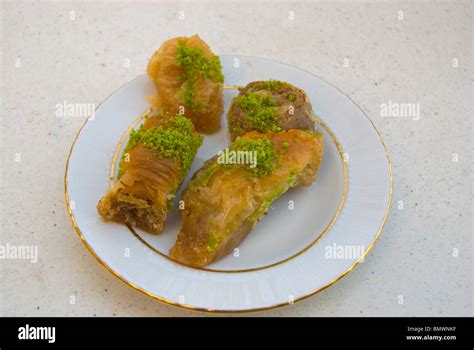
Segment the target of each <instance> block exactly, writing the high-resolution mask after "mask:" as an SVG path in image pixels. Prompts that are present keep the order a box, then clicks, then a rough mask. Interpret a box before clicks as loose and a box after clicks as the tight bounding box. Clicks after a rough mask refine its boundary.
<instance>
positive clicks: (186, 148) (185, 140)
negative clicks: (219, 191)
mask: <svg viewBox="0 0 474 350" xmlns="http://www.w3.org/2000/svg"><path fill="white" fill-rule="evenodd" d="M138 144H142V145H143V146H144V147H146V148H148V149H149V150H150V151H152V152H153V154H155V155H156V156H158V157H160V158H171V159H174V160H177V161H178V162H179V165H180V167H181V173H182V175H183V176H184V175H185V174H186V173H187V172H188V170H189V168H190V167H191V163H192V162H193V159H194V156H195V155H196V152H197V150H198V148H199V147H200V146H201V144H202V136H201V135H200V134H198V133H197V132H195V131H194V127H193V123H192V122H191V121H190V120H189V119H187V118H186V117H184V116H182V115H176V116H175V117H174V118H171V119H169V120H168V121H166V123H164V125H162V126H158V127H153V128H149V129H146V130H145V129H143V127H142V126H141V127H140V128H139V129H138V130H132V132H131V133H130V138H129V140H128V143H127V146H126V147H125V150H124V154H125V153H126V152H127V151H128V150H130V149H132V148H134V147H136V146H137V145H138ZM119 175H120V176H121V175H122V172H121V169H120V170H119Z"/></svg>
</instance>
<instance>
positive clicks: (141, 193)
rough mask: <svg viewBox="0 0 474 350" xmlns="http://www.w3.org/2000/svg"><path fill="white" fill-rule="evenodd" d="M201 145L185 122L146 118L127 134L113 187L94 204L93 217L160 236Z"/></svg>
mask: <svg viewBox="0 0 474 350" xmlns="http://www.w3.org/2000/svg"><path fill="white" fill-rule="evenodd" d="M201 144H202V136H201V135H200V134H198V133H197V132H196V131H194V127H193V124H192V122H191V121H190V120H189V119H187V118H185V117H183V116H180V115H163V114H159V115H156V116H153V117H148V118H147V119H146V120H145V122H144V124H143V125H142V126H141V127H140V128H139V129H138V130H136V131H135V130H133V131H132V133H131V134H130V138H129V141H128V143H127V145H126V147H125V150H124V152H123V154H122V157H121V160H120V168H119V173H118V181H117V183H116V184H115V185H114V186H113V187H112V188H111V189H110V190H109V191H108V192H107V194H106V195H105V196H104V197H103V198H102V199H101V200H100V201H99V203H98V205H97V211H98V212H99V214H100V215H101V216H102V217H103V218H104V219H106V220H116V221H121V222H125V223H127V224H130V225H133V226H137V227H140V228H142V229H144V230H146V231H148V232H151V233H160V232H161V231H162V230H163V228H164V224H165V220H166V216H167V214H168V210H170V208H171V207H172V203H173V198H174V197H175V194H176V191H177V190H178V188H179V186H180V185H181V183H182V181H183V180H184V178H185V176H186V174H187V173H188V171H189V169H190V167H191V163H192V161H193V159H194V156H195V155H196V152H197V150H198V148H199V147H200V146H201Z"/></svg>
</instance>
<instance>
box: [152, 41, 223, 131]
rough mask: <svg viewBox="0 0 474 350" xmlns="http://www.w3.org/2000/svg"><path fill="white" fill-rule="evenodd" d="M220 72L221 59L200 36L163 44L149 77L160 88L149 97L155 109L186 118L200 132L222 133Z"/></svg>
mask: <svg viewBox="0 0 474 350" xmlns="http://www.w3.org/2000/svg"><path fill="white" fill-rule="evenodd" d="M221 69H222V67H221V63H220V59H219V57H218V56H216V55H214V54H213V53H212V51H211V49H210V48H209V46H208V45H207V44H206V43H205V42H204V41H203V40H201V38H199V36H198V35H193V36H192V37H178V38H174V39H170V40H168V41H166V42H164V43H163V45H161V47H160V48H159V50H158V51H156V52H155V53H154V54H153V56H152V57H151V59H150V61H149V62H148V69H147V72H148V76H149V77H150V79H151V81H152V82H153V84H154V85H155V87H156V89H157V95H156V96H153V97H151V98H150V102H151V104H152V106H153V108H154V109H155V110H158V111H161V110H167V111H169V112H171V113H179V114H183V115H185V116H186V117H188V118H190V119H191V120H192V122H193V123H194V127H195V128H196V131H198V132H202V133H213V132H215V131H217V130H219V128H220V125H221V122H220V118H221V115H222V112H223V111H224V100H223V93H222V89H223V82H224V76H223V75H222V70H221Z"/></svg>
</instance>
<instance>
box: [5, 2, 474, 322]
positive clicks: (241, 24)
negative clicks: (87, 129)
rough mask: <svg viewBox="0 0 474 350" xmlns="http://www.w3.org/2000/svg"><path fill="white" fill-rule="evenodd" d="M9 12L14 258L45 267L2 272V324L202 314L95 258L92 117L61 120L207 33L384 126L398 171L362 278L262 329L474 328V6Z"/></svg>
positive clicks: (16, 264) (44, 8)
mask: <svg viewBox="0 0 474 350" xmlns="http://www.w3.org/2000/svg"><path fill="white" fill-rule="evenodd" d="M0 6H1V22H2V23H1V51H2V52H1V53H2V56H1V58H2V68H1V97H2V99H1V103H2V105H1V118H2V124H1V125H2V127H1V132H2V137H1V139H0V147H1V149H2V156H3V158H2V177H1V181H2V183H1V184H2V197H1V205H2V210H1V215H2V217H1V220H2V230H1V236H0V244H2V245H5V244H6V243H10V244H15V245H38V253H39V257H38V258H39V260H38V262H37V263H35V264H34V263H30V262H29V261H25V260H11V259H10V260H8V259H7V260H0V268H1V274H0V280H1V283H0V315H2V316H62V315H65V316H76V315H77V316H78V315H81V316H113V315H118V316H119V315H120V316H122V315H124V316H194V315H199V314H198V313H194V312H191V311H185V310H180V309H177V308H174V307H171V306H167V305H164V304H161V303H159V302H157V301H154V300H152V299H149V298H148V297H146V296H144V295H142V294H140V293H138V292H136V291H133V290H132V289H130V288H129V287H127V286H126V285H125V284H123V283H122V282H120V281H119V280H117V279H116V278H115V277H113V276H112V275H111V274H110V273H109V272H107V271H106V270H105V269H104V268H102V267H101V266H100V265H99V264H98V263H97V262H96V260H95V259H94V258H93V257H92V256H91V255H90V254H89V253H88V252H87V251H86V249H85V247H84V246H83V245H82V243H81V242H80V240H79V239H78V237H77V236H76V234H75V233H74V230H73V228H72V225H71V223H70V221H69V218H68V216H67V214H66V209H65V204H64V193H63V176H64V165H65V161H66V158H67V155H68V152H69V147H70V144H71V143H72V140H73V138H74V135H75V134H76V132H77V130H78V129H79V127H80V126H81V125H82V123H83V120H84V118H77V117H69V118H58V117H56V116H55V106H56V104H58V103H63V102H64V101H68V102H72V103H96V104H98V103H99V102H100V101H102V100H103V99H104V98H106V97H107V95H108V94H110V93H111V92H113V91H114V90H115V89H117V88H118V87H119V86H120V85H122V84H123V83H125V82H127V81H129V80H131V79H132V78H134V77H135V76H137V75H138V74H141V73H143V71H144V70H145V67H146V62H147V59H148V57H149V56H150V55H151V53H152V52H153V50H154V49H156V48H158V47H159V45H160V44H161V42H163V41H164V40H165V39H167V38H169V37H173V36H177V35H191V34H194V33H199V34H200V35H201V36H202V37H203V38H204V39H205V40H206V41H207V42H208V43H209V44H210V46H211V47H212V48H213V50H214V51H215V52H216V53H218V54H219V53H222V54H224V53H226V54H232V53H238V54H243V55H251V56H260V57H265V58H271V59H275V60H279V61H282V62H286V63H289V64H293V65H295V66H298V67H300V68H303V69H306V70H308V71H310V72H312V73H314V74H316V75H319V76H321V77H323V78H324V79H326V80H328V81H330V82H331V83H333V84H335V85H336V86H338V87H339V88H340V89H341V90H342V91H344V92H345V93H347V94H348V95H349V96H350V97H351V98H352V99H353V100H355V101H356V102H357V103H358V104H359V105H360V106H361V107H362V108H363V109H364V111H365V112H366V113H367V114H368V115H369V116H370V117H371V119H372V120H373V122H374V124H375V125H376V126H377V128H378V129H379V130H380V132H381V134H382V136H383V138H384V140H385V142H386V144H387V147H388V149H389V153H390V156H391V160H392V163H393V176H394V195H393V200H394V201H393V206H392V211H391V214H390V216H389V218H388V221H387V224H386V227H385V230H384V232H383V234H382V236H381V238H380V239H379V241H378V243H377V244H376V246H375V248H374V249H373V250H372V251H371V253H370V254H369V256H368V257H367V258H366V259H365V261H364V263H363V264H361V265H360V266H359V267H358V268H357V269H356V270H354V271H353V272H352V273H350V274H349V275H348V276H347V277H345V278H344V279H342V280H341V281H340V282H338V283H337V284H336V285H334V286H333V287H331V288H329V289H327V290H325V291H323V292H322V293H320V294H318V295H317V296H315V297H313V298H310V299H307V300H305V301H303V302H301V303H298V304H296V305H292V306H289V307H286V308H283V309H278V310H273V311H268V312H265V313H261V314H260V315H263V316H293V315H298V316H388V315H395V316H441V315H443V316H464V315H473V299H474V298H473V260H472V251H473V248H474V247H473V236H472V235H473V231H472V209H473V207H472V168H471V164H472V163H471V162H472V158H471V157H472V139H473V134H472V60H473V57H472V44H473V43H472V31H473V22H472V3H469V2H466V3H461V2H445V3H436V4H428V3H422V2H410V3H405V2H404V3H398V2H385V3H378V2H371V3H350V2H337V3H315V2H298V3H296V2H279V3H271V4H269V3H264V2H260V3H259V4H253V3H252V5H250V3H246V4H242V3H237V2H212V3H209V4H207V5H205V6H203V5H202V2H201V5H197V4H194V3H182V4H177V3H171V2H170V3H130V2H121V3H113V4H112V3H109V4H105V3H80V2H79V3H77V2H76V3H57V2H51V3H42V4H34V3H2V4H1V5H0ZM71 11H74V13H75V19H74V20H71V19H70V18H71ZM180 11H184V20H180V19H179V16H180ZM290 11H293V12H291V13H290ZM399 11H403V19H402V20H400V19H399V17H400V15H401V14H400V12H399ZM181 14H182V13H181ZM292 14H293V15H294V19H293V20H290V19H289V17H291V16H292ZM18 58H19V59H20V60H18ZM346 58H347V60H345V59H346ZM127 60H129V61H127ZM18 62H21V65H20V67H17V66H18ZM126 62H130V65H129V67H127V65H126V64H124V63H126ZM453 63H454V64H453ZM455 63H457V67H455V66H456V64H455ZM453 65H454V66H453ZM346 66H347V67H346ZM389 101H392V102H398V103H418V104H419V105H420V110H421V117H420V119H419V120H413V119H412V118H397V117H381V116H380V108H381V107H380V106H381V104H383V103H388V102H389ZM18 154H20V155H21V162H17V161H15V158H17V159H18ZM456 157H457V161H453V159H454V160H456ZM402 203H403V209H399V208H400V207H401V204H402ZM456 253H457V254H456ZM72 296H73V297H74V298H72ZM71 301H75V303H71Z"/></svg>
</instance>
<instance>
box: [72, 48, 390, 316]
mask: <svg viewBox="0 0 474 350" xmlns="http://www.w3.org/2000/svg"><path fill="white" fill-rule="evenodd" d="M221 61H222V65H223V73H224V76H225V84H226V85H227V86H228V88H226V89H225V90H224V99H225V107H226V108H225V111H227V110H228V107H229V105H230V100H231V98H232V97H233V96H235V95H236V94H237V93H238V91H237V90H236V89H235V88H232V86H237V85H240V86H242V85H245V84H247V83H248V82H251V81H255V80H265V79H278V80H282V81H288V82H290V83H292V84H294V85H296V86H298V87H300V88H302V89H304V90H305V91H306V93H307V94H308V96H309V98H310V100H311V102H312V104H313V109H314V111H315V113H316V114H317V115H318V116H319V118H320V120H321V125H320V126H319V130H320V131H321V132H323V134H324V141H325V153H324V161H323V164H322V167H321V170H320V172H319V174H318V178H317V181H316V182H315V183H314V184H313V185H311V186H310V187H307V188H296V189H292V190H290V191H288V192H287V193H286V194H285V195H284V196H282V197H281V198H280V199H279V200H278V201H277V202H276V203H274V204H273V205H272V207H271V209H270V211H269V214H268V215H267V217H266V218H265V219H263V220H262V221H261V222H260V223H259V224H258V225H257V227H256V228H255V229H254V230H253V232H252V233H251V234H250V235H249V236H248V237H247V238H246V239H245V241H244V242H243V243H242V244H241V245H240V246H239V247H238V254H231V255H229V256H227V257H225V258H223V259H221V260H219V261H217V262H215V263H213V264H211V265H209V266H207V267H206V268H204V269H194V268H190V267H186V266H183V265H180V264H178V263H176V262H174V261H172V260H171V259H170V258H169V257H168V256H167V253H168V251H169V249H170V248H171V246H172V245H173V244H174V241H175V239H176V235H177V232H178V229H179V226H180V218H179V214H178V213H177V210H176V203H175V208H174V209H173V211H172V213H170V215H169V218H168V220H167V222H166V229H165V230H164V232H163V233H161V234H160V235H152V234H148V233H146V232H144V231H141V230H139V229H129V228H128V227H127V226H125V225H121V224H118V223H111V222H104V221H103V220H102V219H101V218H100V216H99V215H98V214H97V212H96V205H97V202H98V200H99V199H100V198H101V197H102V196H103V195H104V193H105V191H106V190H107V188H108V187H109V186H110V184H111V183H113V181H114V174H115V171H116V169H117V161H118V159H119V156H120V154H121V150H122V148H123V146H124V145H125V143H126V140H127V136H128V134H129V132H130V130H131V128H133V127H135V128H136V127H137V126H138V125H139V124H140V122H141V119H142V118H143V115H144V112H145V111H146V110H147V109H148V107H149V106H148V105H147V103H146V101H145V98H146V96H149V95H152V94H153V93H154V90H153V87H152V85H151V83H150V82H149V81H148V79H147V77H146V76H145V75H143V76H139V77H137V78H136V79H135V80H133V81H131V82H130V83H128V84H127V85H125V86H123V87H122V88H120V89H119V90H118V91H116V92H115V93H114V94H113V95H112V96H110V97H109V98H108V99H107V100H106V101H105V102H104V103H102V104H101V106H100V107H99V108H98V109H97V111H96V113H95V115H94V116H93V117H91V118H89V119H88V120H87V121H86V123H85V124H84V125H83V127H82V128H81V130H80V131H79V133H78V135H77V136H76V139H75V141H74V144H73V146H72V147H71V151H70V155H69V158H68V162H67V165H66V174H65V195H66V202H67V206H68V211H69V214H70V217H71V220H72V222H73V225H74V228H75V229H76V231H77V233H78V234H79V236H80V238H81V240H82V241H83V243H84V244H85V245H86V247H87V248H88V249H89V250H90V251H91V253H92V254H93V255H94V256H95V257H96V258H97V259H98V260H99V262H100V263H101V264H102V265H103V266H105V267H106V268H107V269H108V270H109V271H111V272H112V273H113V274H114V275H115V276H117V277H118V278H120V279H121V280H122V281H124V282H125V283H127V284H128V285H129V286H131V287H133V288H135V289H137V290H139V291H141V292H143V293H145V294H146V295H149V296H151V297H153V298H155V299H158V300H161V301H164V302H166V303H169V304H173V305H177V306H181V307H185V308H190V309H197V310H202V311H215V312H243V311H250V310H265V309H271V308H274V307H278V306H283V305H288V304H292V303H294V302H296V301H298V300H301V299H304V298H306V297H308V296H310V295H313V294H316V293H317V292H318V291H320V290H322V289H324V288H326V287H328V286H330V285H332V284H334V283H335V282H336V281H337V280H339V279H340V278H342V277H343V276H344V275H345V274H347V273H348V272H349V271H351V270H352V269H353V268H354V267H355V266H356V265H357V264H358V263H359V262H360V261H361V260H362V259H363V258H364V257H365V255H366V254H367V253H368V251H369V250H370V249H371V248H372V246H373V244H374V243H375V241H376V239H377V238H378V236H379V235H380V233H381V231H382V228H383V225H384V223H385V220H386V217H387V215H388V211H389V207H390V201H391V194H392V176H391V165H390V161H389V159H388V155H387V151H386V149H385V146H384V145H383V143H382V142H381V139H380V136H379V134H378V132H377V131H376V130H375V128H374V126H373V125H372V123H371V122H370V120H369V119H368V118H367V117H366V116H365V115H364V113H363V112H362V111H361V109H360V108H358V107H357V106H356V105H355V104H354V103H353V102H352V101H351V100H350V99H349V98H348V97H346V96H345V95H343V94H342V93H341V92H340V91H339V90H337V89H336V88H335V87H333V86H331V85H329V84H328V83H327V82H325V81H323V80H321V79H320V78H318V77H315V76H314V75H312V74H310V73H308V72H305V71H303V70H300V69H298V68H295V67H291V66H288V65H285V64H282V63H278V62H274V61H269V60H265V59H260V58H253V57H243V56H221ZM237 61H238V64H236V62H237ZM236 66H237V67H236ZM222 121H223V123H222V128H221V130H220V131H219V132H218V133H216V134H213V135H211V136H205V141H204V144H203V146H202V147H201V148H200V150H199V152H198V155H197V156H196V158H195V160H194V163H193V167H192V170H191V172H190V174H189V175H188V177H187V179H186V181H185V182H184V183H183V186H182V189H184V188H185V187H186V185H187V183H188V181H189V179H190V177H191V175H192V174H193V173H194V171H195V170H197V169H198V168H199V167H200V166H201V165H202V163H203V162H204V161H205V160H206V159H208V158H210V157H211V156H213V155H214V154H216V153H217V151H219V150H221V149H224V148H225V147H227V146H228V145H229V143H230V138H229V135H228V132H227V124H226V118H225V116H223V117H222ZM180 193H181V192H179V194H180ZM179 194H178V196H177V199H176V201H178V200H179V198H180V196H179Z"/></svg>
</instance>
